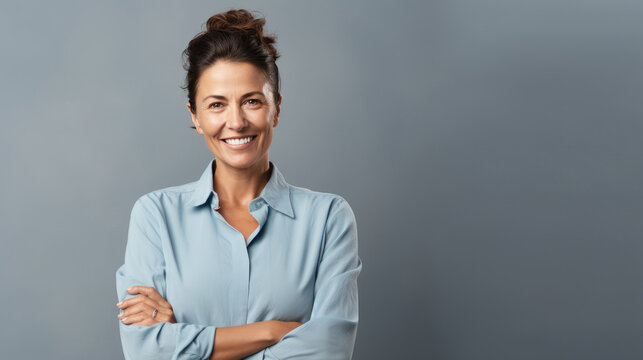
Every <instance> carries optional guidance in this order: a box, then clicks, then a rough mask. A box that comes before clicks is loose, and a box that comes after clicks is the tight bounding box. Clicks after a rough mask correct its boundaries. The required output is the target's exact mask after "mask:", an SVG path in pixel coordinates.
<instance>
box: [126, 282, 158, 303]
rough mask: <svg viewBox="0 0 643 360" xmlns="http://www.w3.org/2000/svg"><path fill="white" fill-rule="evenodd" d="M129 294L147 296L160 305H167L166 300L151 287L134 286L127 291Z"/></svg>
mask: <svg viewBox="0 0 643 360" xmlns="http://www.w3.org/2000/svg"><path fill="white" fill-rule="evenodd" d="M127 292H128V293H130V294H144V295H147V296H148V297H149V298H150V299H152V300H154V301H156V302H157V303H159V304H163V305H166V303H167V302H166V301H165V299H164V298H163V297H162V296H161V294H159V292H158V291H156V289H155V288H153V287H151V286H142V285H138V286H132V287H131V288H129V289H127Z"/></svg>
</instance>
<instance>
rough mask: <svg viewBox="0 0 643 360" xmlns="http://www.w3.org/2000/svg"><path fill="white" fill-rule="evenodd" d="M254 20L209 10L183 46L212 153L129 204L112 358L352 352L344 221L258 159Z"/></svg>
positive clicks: (353, 293)
mask: <svg viewBox="0 0 643 360" xmlns="http://www.w3.org/2000/svg"><path fill="white" fill-rule="evenodd" d="M264 23H265V20H264V19H263V18H254V17H253V15H252V14H251V13H250V12H248V11H247V10H230V11H227V12H225V13H220V14H216V15H214V16H212V17H210V19H208V21H207V30H206V31H204V32H201V33H199V34H197V35H196V36H195V37H194V39H192V40H191V41H190V43H189V45H188V47H187V48H186V49H185V51H184V54H185V55H186V56H187V62H186V66H185V68H186V70H187V76H186V88H187V90H188V102H187V108H188V111H189V113H190V115H191V117H192V122H193V123H194V126H193V128H194V129H196V131H197V132H198V133H199V134H201V135H203V137H204V139H205V143H206V145H207V146H208V148H209V149H210V151H211V152H212V154H213V155H214V158H213V160H212V161H210V163H209V164H208V165H207V167H206V168H205V170H204V172H203V174H202V175H201V177H200V179H199V180H197V181H194V182H191V183H188V184H184V185H180V186H173V187H168V188H164V189H160V190H156V191H152V192H150V193H147V194H145V195H143V196H141V197H140V198H139V199H137V201H136V202H135V203H134V205H133V208H132V212H131V217H130V225H129V232H128V240H127V248H126V252H125V263H124V264H123V265H122V266H121V267H120V268H119V269H118V270H117V271H116V287H117V292H118V299H119V303H118V304H117V307H118V308H119V309H120V310H121V311H120V313H119V315H118V318H119V329H120V334H121V342H122V345H123V352H124V354H125V358H126V359H137V360H139V359H241V358H246V357H247V358H251V359H275V360H276V359H281V360H284V359H294V358H297V359H324V360H328V359H350V358H351V356H352V352H353V346H354V342H355V336H356V332H357V325H358V296H357V295H358V291H357V277H358V275H359V273H360V271H361V268H362V262H361V260H360V258H359V256H358V253H357V227H356V223H355V217H354V214H353V211H352V209H351V207H350V206H349V204H348V203H347V202H346V200H345V199H344V198H342V197H341V196H339V195H335V194H330V193H322V192H316V191H312V190H309V189H306V188H302V187H296V186H292V185H290V184H288V183H286V181H285V179H284V176H283V175H282V173H281V172H280V171H279V170H278V168H277V166H276V165H275V164H274V163H273V162H272V161H270V160H269V157H268V150H269V148H270V144H271V141H272V132H273V128H274V127H276V126H277V124H278V122H279V114H280V107H281V99H282V96H281V94H280V92H279V72H278V69H277V65H276V64H275V60H276V59H277V58H278V57H279V54H278V53H277V50H276V49H275V47H274V45H273V44H274V43H275V38H274V37H270V36H264V35H263V25H264ZM302 324H303V325H302Z"/></svg>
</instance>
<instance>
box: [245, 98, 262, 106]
mask: <svg viewBox="0 0 643 360" xmlns="http://www.w3.org/2000/svg"><path fill="white" fill-rule="evenodd" d="M248 104H249V105H250V106H256V105H259V104H261V101H259V100H258V99H249V100H248Z"/></svg>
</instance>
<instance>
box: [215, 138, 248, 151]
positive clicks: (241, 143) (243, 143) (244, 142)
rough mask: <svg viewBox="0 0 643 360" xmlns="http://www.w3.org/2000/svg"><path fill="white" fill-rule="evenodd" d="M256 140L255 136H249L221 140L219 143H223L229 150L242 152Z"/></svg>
mask: <svg viewBox="0 0 643 360" xmlns="http://www.w3.org/2000/svg"><path fill="white" fill-rule="evenodd" d="M256 138H257V135H251V136H247V137H243V138H229V139H223V140H221V141H223V142H224V143H225V144H226V146H227V147H228V148H230V149H234V150H243V149H246V148H248V147H250V145H252V143H253V142H254V140H255V139H256Z"/></svg>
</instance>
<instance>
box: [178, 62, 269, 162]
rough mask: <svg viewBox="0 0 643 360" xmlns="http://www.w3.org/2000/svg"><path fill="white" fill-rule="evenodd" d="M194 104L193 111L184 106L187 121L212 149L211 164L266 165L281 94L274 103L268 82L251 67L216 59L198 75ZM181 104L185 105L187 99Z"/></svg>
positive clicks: (242, 63) (257, 70) (259, 72)
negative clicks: (187, 111)
mask: <svg viewBox="0 0 643 360" xmlns="http://www.w3.org/2000/svg"><path fill="white" fill-rule="evenodd" d="M195 105H196V109H194V110H195V111H194V112H192V111H190V115H191V116H192V122H193V123H194V126H195V127H196V130H197V131H198V132H199V134H201V135H203V137H204V138H205V142H206V144H207V146H208V148H209V149H210V151H211V152H212V154H214V157H215V158H216V161H217V167H219V166H227V167H232V168H238V169H246V168H249V167H252V166H259V167H263V166H265V165H267V164H268V148H269V147H270V143H271V142H272V128H274V127H275V126H277V123H278V122H279V112H280V106H281V99H280V100H279V104H274V100H273V96H272V92H271V89H270V85H269V84H268V82H267V81H266V79H265V76H264V75H263V73H262V72H261V71H260V70H259V69H258V68H257V67H255V66H254V65H252V64H250V63H247V62H229V61H222V60H218V61H216V62H215V63H214V64H212V65H211V66H210V67H208V68H207V69H206V70H205V71H203V73H202V74H201V76H200V77H199V81H198V83H197V87H196V92H195ZM187 106H188V110H190V103H189V102H188V104H187ZM229 139H236V140H232V141H231V140H229ZM226 140H228V141H226ZM248 140H250V141H249V142H248Z"/></svg>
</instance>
